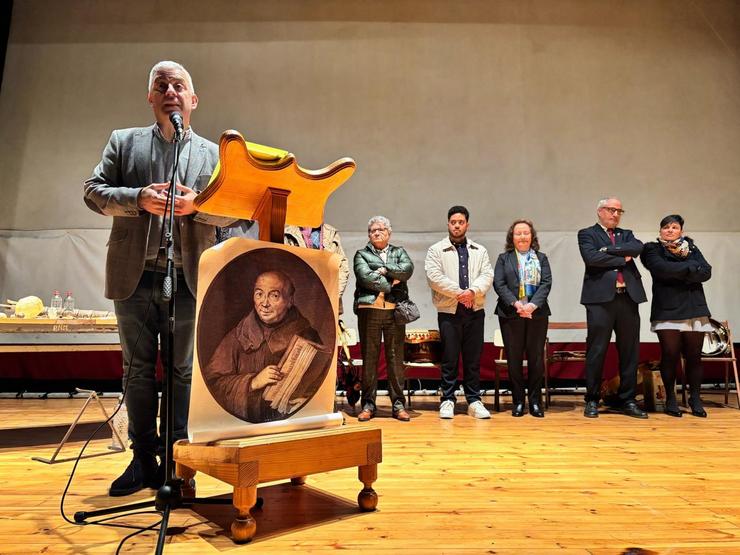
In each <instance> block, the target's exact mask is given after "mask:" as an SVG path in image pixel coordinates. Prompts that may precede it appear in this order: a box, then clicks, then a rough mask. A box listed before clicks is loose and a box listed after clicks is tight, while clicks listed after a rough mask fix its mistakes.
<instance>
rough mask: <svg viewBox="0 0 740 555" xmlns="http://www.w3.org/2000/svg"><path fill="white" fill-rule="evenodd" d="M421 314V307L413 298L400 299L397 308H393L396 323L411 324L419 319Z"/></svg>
mask: <svg viewBox="0 0 740 555" xmlns="http://www.w3.org/2000/svg"><path fill="white" fill-rule="evenodd" d="M419 316H421V314H420V313H419V307H418V306H416V303H414V301H412V300H411V299H406V300H403V301H398V302H397V303H396V308H395V309H393V319H394V320H395V321H396V324H410V323H411V322H413V321H414V320H418V319H419Z"/></svg>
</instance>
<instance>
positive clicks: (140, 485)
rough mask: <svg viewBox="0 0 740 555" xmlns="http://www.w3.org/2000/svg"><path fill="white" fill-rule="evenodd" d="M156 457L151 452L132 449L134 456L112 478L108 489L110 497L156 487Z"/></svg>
mask: <svg viewBox="0 0 740 555" xmlns="http://www.w3.org/2000/svg"><path fill="white" fill-rule="evenodd" d="M156 481H157V459H156V457H155V456H154V454H153V453H142V452H139V451H134V458H133V459H132V460H131V462H130V463H129V465H128V466H127V467H126V470H124V471H123V474H121V475H120V476H119V477H118V478H116V479H115V480H113V483H112V484H111V485H110V489H109V490H108V495H110V496H111V497H121V496H123V495H131V494H132V493H136V492H137V491H139V490H142V489H144V488H154V487H157V486H156V484H155V482H156Z"/></svg>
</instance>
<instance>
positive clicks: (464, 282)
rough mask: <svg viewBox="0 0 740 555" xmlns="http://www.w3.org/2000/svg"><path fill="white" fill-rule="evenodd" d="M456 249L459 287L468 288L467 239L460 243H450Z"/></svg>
mask: <svg viewBox="0 0 740 555" xmlns="http://www.w3.org/2000/svg"><path fill="white" fill-rule="evenodd" d="M452 244H453V245H455V248H456V249H457V259H458V262H459V265H458V266H459V269H460V276H459V279H460V289H469V285H470V281H469V278H468V241H467V239H466V240H464V241H463V242H462V243H452Z"/></svg>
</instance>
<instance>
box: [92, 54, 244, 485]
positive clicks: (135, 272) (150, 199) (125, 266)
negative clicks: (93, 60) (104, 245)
mask: <svg viewBox="0 0 740 555" xmlns="http://www.w3.org/2000/svg"><path fill="white" fill-rule="evenodd" d="M147 100H148V102H149V104H150V105H151V107H152V110H153V112H154V117H155V119H156V123H155V124H154V125H151V126H149V127H138V128H131V129H119V130H115V131H113V133H112V134H111V137H110V139H109V141H108V144H107V145H106V147H105V150H104V151H103V157H102V160H101V161H100V163H99V164H98V165H97V167H96V168H95V169H94V170H93V174H92V176H91V177H90V178H89V179H88V180H87V181H86V182H85V193H84V199H85V203H86V204H87V206H88V207H89V208H90V209H91V210H93V211H95V212H97V213H99V214H103V215H106V216H112V217H113V226H112V229H111V233H110V238H109V240H108V257H107V261H106V269H105V296H106V297H107V298H109V299H113V301H114V307H115V312H116V317H117V319H118V330H119V335H120V338H121V350H122V353H123V363H124V373H123V389H124V392H125V397H126V408H127V409H128V416H129V437H130V439H131V442H132V449H133V452H134V457H133V460H132V461H131V464H129V466H128V468H127V469H126V470H125V471H124V473H123V474H122V475H121V476H120V477H119V478H118V479H116V480H115V481H114V482H113V483H112V484H111V487H110V490H109V493H110V495H112V496H118V495H128V494H131V493H134V492H136V491H139V490H140V489H142V488H144V487H152V488H158V487H159V486H160V485H161V484H162V482H163V481H164V478H165V477H164V469H163V468H162V465H160V466H159V467H158V466H157V461H156V457H155V456H156V455H157V454H159V455H160V457H161V456H162V455H163V454H164V450H165V446H164V432H165V430H166V419H165V418H161V419H160V428H159V434H158V433H157V425H156V422H157V405H158V402H157V384H156V378H155V370H156V361H157V353H158V350H159V343H160V342H161V352H162V355H163V356H166V354H167V343H168V331H167V330H168V325H167V323H168V303H167V302H165V301H163V300H162V298H161V294H160V292H161V285H162V280H163V276H164V274H163V272H164V267H165V262H166V256H165V255H164V254H163V249H162V246H163V245H162V243H163V241H162V238H163V227H164V218H165V207H166V198H167V189H168V188H169V180H170V178H171V171H172V160H173V158H174V152H173V145H172V143H173V138H174V134H175V129H174V127H173V126H172V123H170V114H171V113H172V112H175V111H177V112H180V113H181V114H182V120H183V127H184V129H185V133H184V137H183V140H182V141H181V142H180V155H179V169H178V174H177V176H176V181H175V182H176V187H177V198H176V200H175V226H174V230H173V238H174V259H175V267H176V268H177V280H178V284H179V286H178V287H177V292H176V293H175V314H176V317H177V320H176V326H175V345H174V357H173V358H174V361H173V364H174V379H173V386H174V392H175V395H174V397H175V398H174V414H175V417H174V439H175V440H177V439H183V438H186V437H187V421H188V405H189V402H190V376H191V372H192V366H193V331H194V322H195V290H196V289H195V288H196V282H197V276H198V260H199V258H200V255H201V253H202V252H203V251H204V250H205V249H207V248H209V247H211V246H213V244H214V243H215V240H216V229H215V227H214V226H216V225H228V224H229V223H231V222H233V220H225V219H224V218H214V217H210V216H207V215H205V214H200V213H198V212H196V210H195V207H194V205H193V201H194V199H195V195H196V194H197V192H198V191H199V190H200V189H201V188H202V187H204V186H205V184H207V182H208V177H209V176H210V174H211V172H212V171H213V169H214V167H215V166H216V163H217V162H218V147H217V146H216V145H215V144H213V143H212V142H210V141H208V140H206V139H203V138H201V137H199V136H198V135H196V134H195V132H193V130H192V128H191V127H190V114H191V112H192V111H193V110H195V109H196V108H197V106H198V97H197V95H196V94H195V91H194V89H193V82H192V79H191V77H190V74H189V73H188V72H187V70H186V69H185V68H184V67H182V66H181V65H180V64H177V63H175V62H169V61H167V62H159V63H158V64H156V65H155V66H154V67H153V68H152V70H151V72H150V74H149V93H148V95H147ZM165 362H166V361H165ZM163 407H164V405H163ZM161 412H162V415H163V416H164V415H165V411H164V410H162V411H161Z"/></svg>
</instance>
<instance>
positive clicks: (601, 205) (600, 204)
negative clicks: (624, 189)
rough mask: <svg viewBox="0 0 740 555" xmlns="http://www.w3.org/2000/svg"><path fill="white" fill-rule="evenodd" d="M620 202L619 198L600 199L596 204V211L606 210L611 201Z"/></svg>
mask: <svg viewBox="0 0 740 555" xmlns="http://www.w3.org/2000/svg"><path fill="white" fill-rule="evenodd" d="M611 199H614V200H619V199H618V198H617V197H604V198H602V199H599V202H597V203H596V210H599V209H600V208H604V206H606V204H607V203H608V202H609V201H610V200H611Z"/></svg>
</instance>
